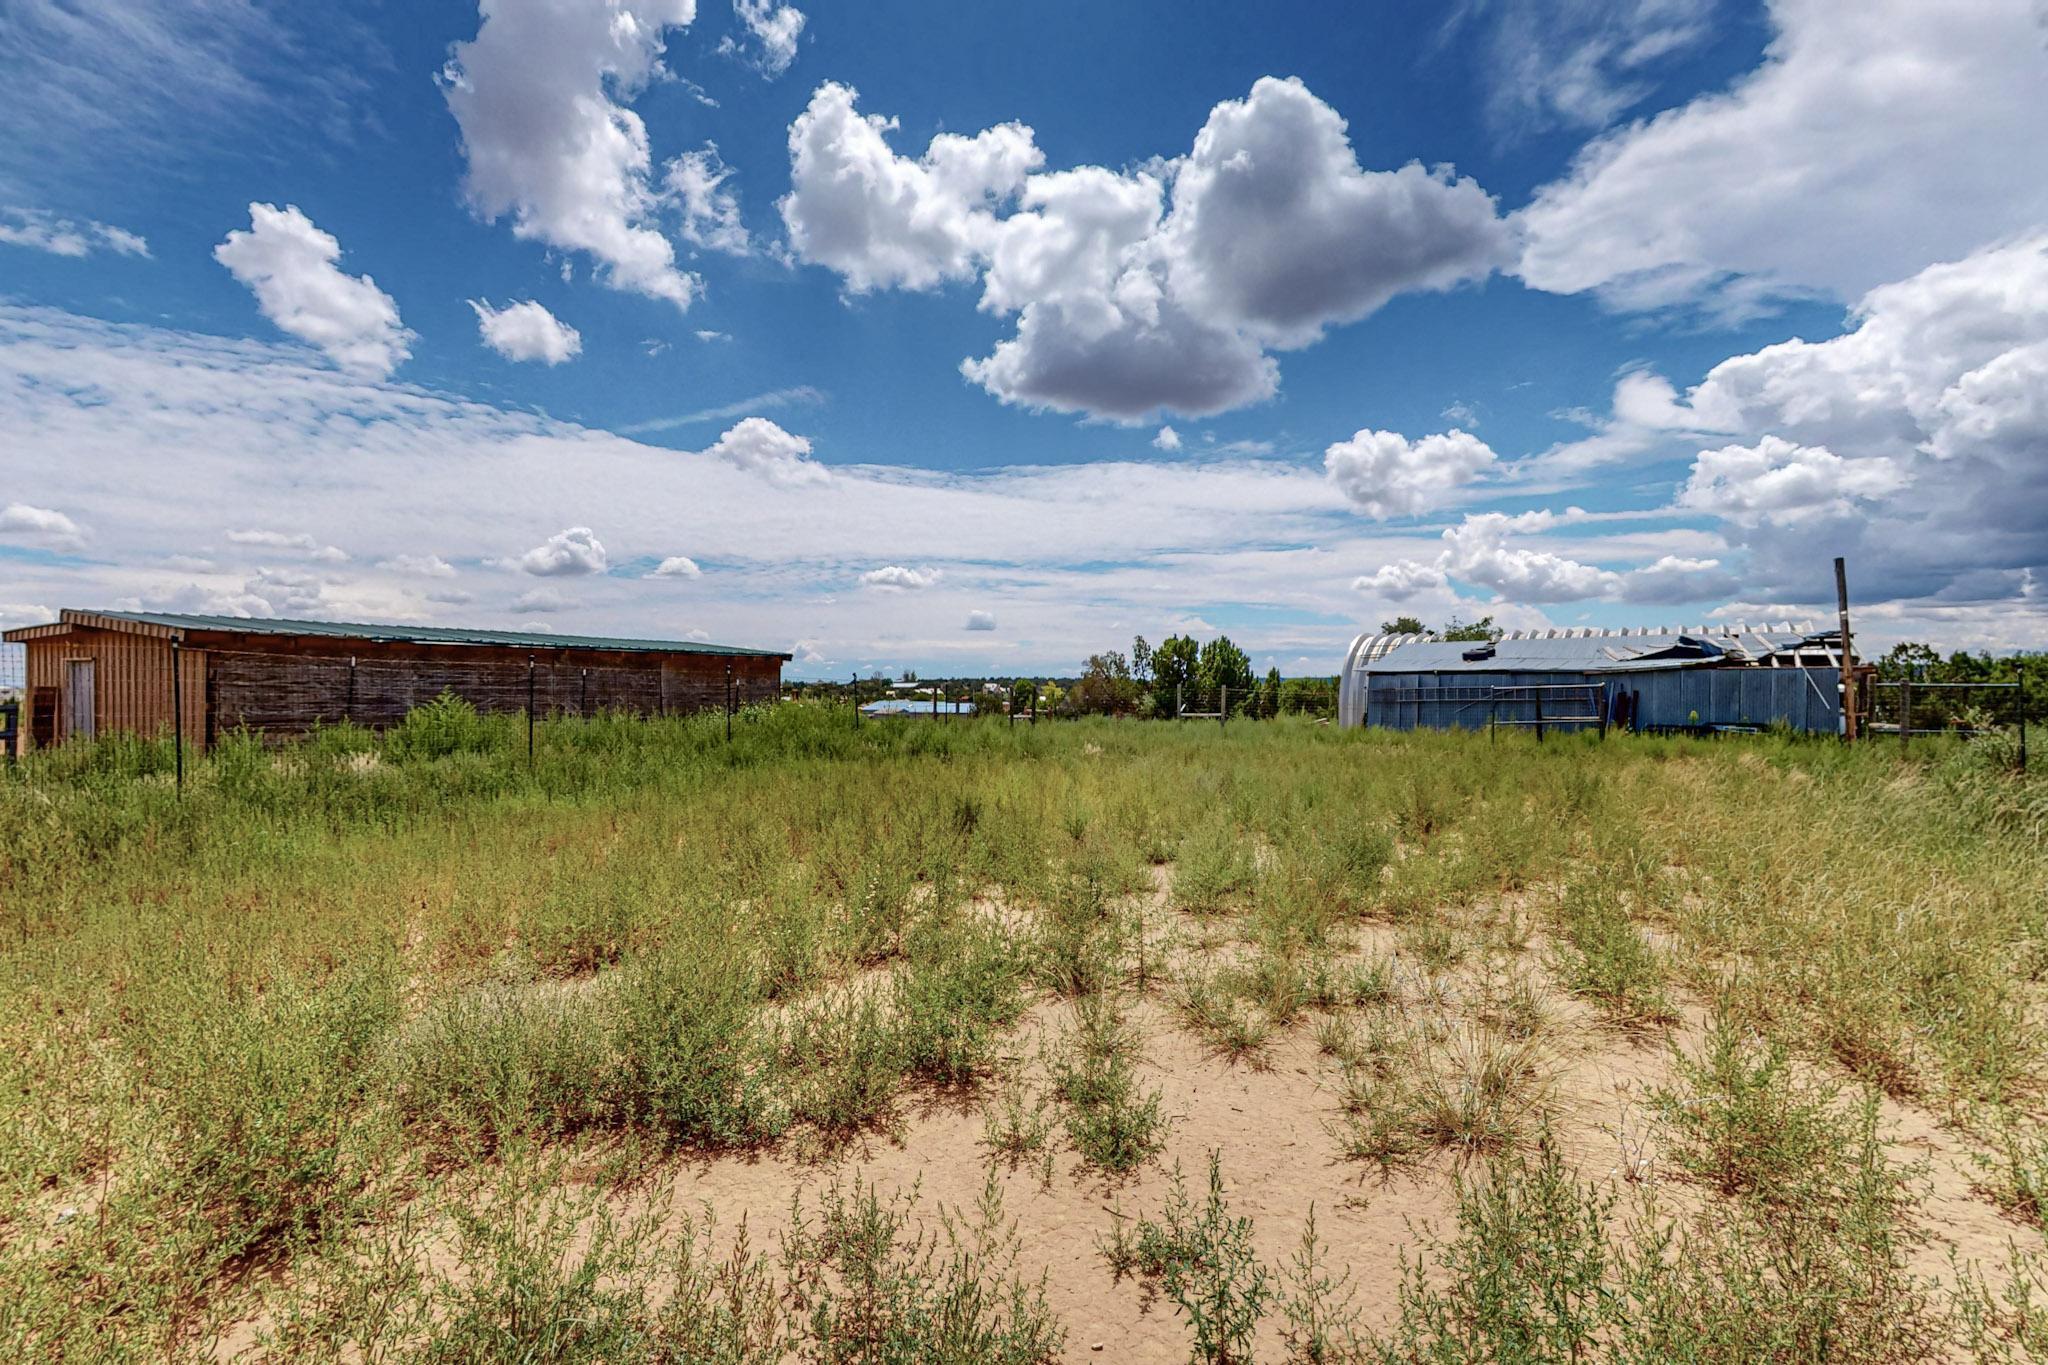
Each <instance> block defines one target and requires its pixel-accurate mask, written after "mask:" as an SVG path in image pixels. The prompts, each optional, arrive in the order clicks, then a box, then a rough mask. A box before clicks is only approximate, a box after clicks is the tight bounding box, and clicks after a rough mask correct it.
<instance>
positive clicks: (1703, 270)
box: [0, 0, 2048, 675]
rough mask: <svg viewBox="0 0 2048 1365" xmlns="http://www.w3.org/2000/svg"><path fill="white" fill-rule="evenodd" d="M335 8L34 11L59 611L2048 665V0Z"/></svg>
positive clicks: (977, 668) (502, 1)
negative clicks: (1606, 646)
mask: <svg viewBox="0 0 2048 1365" xmlns="http://www.w3.org/2000/svg"><path fill="white" fill-rule="evenodd" d="M330 8H340V7H308V6H284V5H271V6H266V5H261V4H242V3H226V0H219V2H217V3H216V2H214V0H189V2H188V3H185V4H178V5H142V4H132V3H125V0H89V2H87V3H80V2H79V0H67V3H64V4H61V5H60V4H57V3H54V0H18V3H16V4H13V5H11V6H9V7H8V8H7V10H6V11H5V12H4V13H0V128H4V132H5V134H6V136H5V137H0V443H4V448H0V476H4V483H5V487H4V488H0V624H7V625H14V624H22V623H24V622H26V621H27V620H29V619H36V618H40V617H43V616H46V615H47V614H48V612H49V611H50V610H51V609H52V608H54V607H57V606H65V605H78V606H131V607H156V608H159V609H164V610H176V609H182V610H214V611H228V612H239V613H248V614H258V615H296V616H322V617H330V618H341V619H399V618H403V619H424V620H432V621H436V622H440V623H446V624H494V623H495V624H505V625H513V624H522V625H523V624H530V623H540V624H544V625H545V626H547V627H549V628H553V629H559V630H565V631H571V632H574V631H578V630H584V629H589V630H603V631H630V632H633V633H638V634H647V635H666V634H675V635H684V634H693V635H699V636H704V637H706V638H716V639H721V640H735V641H742V642H747V643H757V644H764V645H774V646H777V647H781V648H787V649H790V650H792V652H794V653H795V654H796V655H797V656H798V663H797V665H796V671H798V672H808V673H813V674H821V675H843V674H845V673H847V672H850V671H853V670H855V669H866V668H869V667H876V666H879V667H887V668H901V667H905V666H911V667H918V668H921V669H924V670H927V671H931V670H941V671H963V672H983V671H986V672H991V673H1013V672H1020V671H1026V672H1028V671H1064V670H1067V669H1071V668H1072V667H1074V666H1075V665H1076V664H1078V662H1079V660H1080V659H1081V658H1082V657H1083V656H1085V655H1086V654H1087V653H1089V652H1091V651H1093V650H1095V649H1098V648H1104V647H1110V646H1121V645H1123V644H1124V643H1126V642H1127V641H1128V638H1129V636H1130V635H1132V634H1134V633H1144V634H1146V635H1148V636H1150V637H1152V638H1155V639H1156V638H1158V637H1159V636H1160V635H1163V634H1166V633H1168V632H1170V631H1172V630H1176V629H1184V630H1194V631H1196V632H1197V633H1203V634H1206V633H1208V632H1210V631H1213V630H1227V631H1229V632H1230V633H1231V634H1232V635H1233V636H1234V637H1236V638H1238V639H1239V640H1240V641H1241V642H1243V643H1245V644H1246V645H1247V646H1248V647H1249V648H1250V649H1251V651H1252V653H1253V655H1254V657H1255V659H1256V660H1257V661H1258V662H1259V663H1260V664H1261V665H1262V666H1263V665H1265V664H1267V663H1271V664H1274V665H1277V666H1279V667H1280V668H1281V669H1282V670H1283V671H1286V672H1290V673H1293V672H1327V671H1331V670H1333V669H1334V668H1335V666H1336V662H1337V660H1338V659H1339V658H1340V657H1341V654H1342V650H1343V647H1344V644H1345V643H1346V642H1347V641H1348V639H1349V637H1350V635H1351V634H1353V633H1355V632H1356V631H1357V630H1358V629H1360V628H1369V627H1370V626H1372V625H1373V624H1375V623H1376V622H1378V621H1379V620H1382V619H1385V618H1387V617H1389V616H1392V615H1394V614H1397V613H1412V614H1416V615H1420V616H1422V617H1423V618H1424V619H1426V620H1429V621H1432V622H1435V621H1440V620H1442V619H1444V618H1446V617H1447V616H1450V615H1461V616H1465V617H1471V616H1475V615H1480V614H1486V613H1491V614H1493V615H1494V616H1496V618H1497V619H1500V620H1502V621H1503V622H1506V623H1511V624H1516V625H1541V624H1546V623H1548V624H1556V625H1577V624H1585V623H1594V624H1630V623H1638V624H1640V623H1667V622H1676V621H1682V622H1688V623H1689V622H1696V621H1701V620H1705V619H1709V618H1721V619H1749V620H1758V619H1764V618H1768V619H1770V620H1772V621H1776V620H1781V619H1794V620H1797V619H1802V618H1806V617H1813V616H1818V615H1824V614H1825V608H1826V607H1827V605H1828V600H1827V599H1828V596H1829V593H1830V590H1831V580H1830V578H1829V565H1828V561H1829V559H1830V558H1831V557H1832V556H1833V555H1834V554H1838V553H1839V554H1845V555H1847V556H1849V558H1850V562H1851V565H1852V573H1853V574H1854V577H1855V583H1856V586H1857V589H1858V595H1859V598H1860V599H1861V600H1862V601H1863V602H1865V603H1866V604H1867V605H1866V607H1865V609H1864V618H1863V619H1864V621H1865V623H1866V629H1867V630H1868V631H1869V632H1870V635H1871V638H1872V639H1883V638H1900V637H1905V636H1912V637H1919V638H1932V639H1935V640H1937V641H1940V642H1942V643H1947V644H1955V645H1963V644H1972V645H1978V644H1981V645H1986V646H1990V647H1994V648H2006V647H2013V646H2018V645H2039V644H2041V643H2043V641H2044V638H2048V607H2044V602H2048V588H2044V586H2043V583H2042V575H2043V574H2044V573H2048V532H2044V530H2043V524H2044V522H2048V489H2044V485H2048V478H2044V461H2048V456H2044V449H2048V407H2044V402H2048V400H2044V399H2043V398H2042V397H2041V394H2042V393H2043V392H2044V390H2048V385H2044V384H2043V383H2041V382H2040V381H2041V380H2043V379H2044V378H2048V155H2044V151H2043V143H2042V140H2041V139H2040V138H2039V136H2038V132H2037V131H2036V130H2038V128H2039V127H2040V126H2042V123H2043V120H2044V118H2048V98H2044V94H2043V92H2044V91H2048V80H2044V77H2048V48H2044V39H2043V35H2044V32H2048V28H2044V22H2043V15H2042V10H2041V8H2040V7H2039V5H2037V4H2036V3H2034V0H1957V3H1955V4H1953V5H1948V6H1943V7H1940V12H1939V13H1938V14H1937V13H1935V12H1934V11H1932V10H1930V9H1929V8H1928V7H1926V6H1924V5H1922V4H1917V3H1914V2H1913V0H1876V2H1875V3H1857V4H1850V3H1847V0H1777V2H1776V3H1773V4H1768V5H1764V4H1743V3H1737V0H1466V2H1465V3H1462V4H1457V5H1439V4H1422V3H1407V4H1386V5H1380V6H1372V7H1364V6H1334V5H1332V6H1320V5H1319V6H1266V7H1251V8H1247V7H1242V6H1228V7H1226V6H1220V5H1188V4H1153V5H1134V4H1133V5H1114V6H1102V5H1083V4H1057V5H1047V6H1037V7H1028V8H1016V9H1011V8H1002V9H998V8H997V7H984V6H949V7H941V6H932V5H910V4H869V5H863V6H859V7H828V6H814V7H809V8H806V7H805V6H803V5H802V3H801V0H799V4H797V5H795V6H790V5H781V4H776V3H774V2H773V0H738V3H728V0H703V3H701V4H699V5H693V4H691V3H690V0H581V2H580V3H579V2H578V0H490V3H487V4H484V5H483V6H482V8H481V9H478V8H475V7H472V6H467V5H459V4H436V5H413V6H408V5H399V4H380V5H365V6H355V7H348V9H347V12H346V13H343V14H339V15H336V14H329V13H327V12H326V10H328V9H330ZM1902 111H1911V112H1910V113H1906V112H1902Z"/></svg>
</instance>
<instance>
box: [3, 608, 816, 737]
mask: <svg viewBox="0 0 2048 1365" xmlns="http://www.w3.org/2000/svg"><path fill="white" fill-rule="evenodd" d="M4 638H5V639H7V640H9V641H12V642H15V643H19V644H21V645H24V646H25V647H26V649H27V655H28V658H27V683H28V685H27V716H26V721H25V723H24V725H23V726H22V739H21V740H19V741H17V743H18V745H19V746H20V747H29V746H35V747H42V746H47V745H52V744H60V743H62V742H63V741H64V740H66V739H68V738H71V737H73V736H77V737H90V736H93V735H97V734H105V733H108V732H110V731H116V730H124V731H131V732H134V733H138V734H144V735H155V734H162V733H164V732H166V731H169V730H171V729H172V727H173V724H174V718H176V722H177V729H178V732H179V733H180V734H181V735H182V736H183V738H184V740H185V742H186V743H188V744H191V745H193V746H194V747H196V748H204V747H205V746H206V745H208V744H210V743H212V742H213V740H214V738H215V737H216V736H218V735H220V734H223V733H226V732H228V731H231V730H234V729H236V728H238V727H242V726H247V727H248V728H249V729H252V730H256V731H259V732H262V733H264V734H266V735H271V736H288V735H294V734H300V733H303V732H304V731H306V730H308V729H311V728H312V727H313V726H314V725H316V724H319V723H321V722H323V721H325V722H336V721H353V722H355V723H356V724H358V725H366V726H370V727H373V728H381V727H384V726H387V725H393V724H396V723H397V722H398V721H400V720H403V719H404V718H405V714H406V712H408V711H410V710H411V709H412V708H413V707H415V706H418V705H421V704H422V703H424V702H429V701H432V700H433V699H434V698H435V697H437V696H439V695H440V694H441V693H442V692H443V691H447V692H452V693H454V694H455V695H456V696H458V697H461V698H462V699H464V700H465V701H468V702H469V703H471V704H472V705H474V706H475V707H476V708H477V709H478V710H480V711H523V710H525V709H526V708H527V707H529V706H531V707H532V708H533V710H534V712H535V713H536V714H539V715H551V714H563V715H589V714H592V713H594V712H597V711H631V712H636V713H638V714H641V715H676V714H684V713H688V712H692V711H701V710H707V709H716V708H719V707H722V706H725V705H727V704H732V705H750V704H754V703H759V702H772V701H774V700H775V699H776V698H777V697H778V696H779V695H780V693H781V683H782V665H783V664H784V663H786V662H788V660H789V658H790V656H789V655H787V654H784V653H780V652H777V651H775V650H766V649H744V648H739V647H737V646H733V645H709V644H698V643H695V642H693V641H688V640H641V639H623V638H612V637H598V636H580V635H554V634H548V633H544V632H533V631H496V630H456V629H449V628H445V627H439V626H400V625H358V624H348V623H340V622H332V621H283V620H263V619H256V618H245V617H235V616H192V615H184V614H178V613H170V612H128V611H74V610H69V609H66V610H65V611H62V612H60V613H59V614H58V619H57V620H56V621H53V622H51V623H50V624H48V625H40V626H23V627H20V628H17V629H15V630H10V631H8V632H6V634H5V636H4Z"/></svg>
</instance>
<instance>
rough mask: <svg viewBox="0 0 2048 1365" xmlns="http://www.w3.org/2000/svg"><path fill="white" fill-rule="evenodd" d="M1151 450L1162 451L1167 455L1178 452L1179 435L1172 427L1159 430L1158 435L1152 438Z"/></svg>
mask: <svg viewBox="0 0 2048 1365" xmlns="http://www.w3.org/2000/svg"><path fill="white" fill-rule="evenodd" d="M1152 448H1153V449H1154V450H1164V451H1166V452H1167V453H1169V454H1171V453H1172V452H1174V451H1176V450H1179V449H1180V433H1179V432H1177V431H1175V430H1174V429H1173V428H1172V427H1161V428H1159V434H1158V435H1157V436H1154V437H1153V438H1152Z"/></svg>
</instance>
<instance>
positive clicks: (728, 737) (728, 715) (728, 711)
mask: <svg viewBox="0 0 2048 1365" xmlns="http://www.w3.org/2000/svg"><path fill="white" fill-rule="evenodd" d="M725 742H726V743H727V744H730V743H732V660H731V659H727V660H726V661H725Z"/></svg>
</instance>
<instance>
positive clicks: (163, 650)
mask: <svg viewBox="0 0 2048 1365" xmlns="http://www.w3.org/2000/svg"><path fill="white" fill-rule="evenodd" d="M27 651H28V686H29V689H30V693H31V695H33V693H34V690H35V689H36V688H39V687H54V688H56V689H57V739H58V742H60V743H61V742H62V741H63V740H64V739H65V738H66V737H67V736H69V735H70V733H71V732H72V730H73V729H74V728H75V727H76V725H77V718H76V717H74V716H72V715H71V714H70V707H71V690H70V688H68V687H67V686H65V675H66V674H67V672H68V671H69V667H70V664H71V662H72V661H73V660H75V659H90V660H92V663H93V709H94V711H95V713H96V714H95V716H94V718H93V719H94V728H95V729H97V730H98V731H99V733H101V734H109V733H112V732H113V731H116V730H126V731H129V732H132V733H135V734H140V735H158V734H164V733H168V732H169V730H170V726H171V643H170V641H168V640H164V639H159V638H156V637H153V636H148V635H129V634H126V633H125V632H121V631H112V630H74V631H72V632H71V633H70V634H68V635H61V636H57V637H55V638H53V639H49V640H31V641H29V642H28V644H27ZM205 669H206V661H205V659H204V658H203V657H202V656H199V655H196V654H195V655H190V656H188V657H187V658H186V660H185V682H186V696H185V723H186V726H187V729H186V731H185V733H186V737H187V738H188V739H191V738H192V737H193V736H195V735H196V734H197V733H198V727H199V726H200V724H201V721H202V718H203V717H204V714H205V713H204V711H203V710H201V709H200V708H199V707H198V706H195V704H194V694H195V693H196V692H198V691H199V690H201V680H202V679H203V678H204V677H205Z"/></svg>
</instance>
